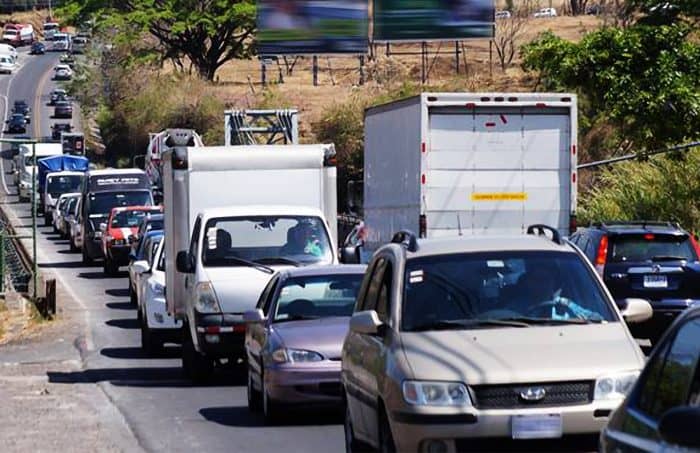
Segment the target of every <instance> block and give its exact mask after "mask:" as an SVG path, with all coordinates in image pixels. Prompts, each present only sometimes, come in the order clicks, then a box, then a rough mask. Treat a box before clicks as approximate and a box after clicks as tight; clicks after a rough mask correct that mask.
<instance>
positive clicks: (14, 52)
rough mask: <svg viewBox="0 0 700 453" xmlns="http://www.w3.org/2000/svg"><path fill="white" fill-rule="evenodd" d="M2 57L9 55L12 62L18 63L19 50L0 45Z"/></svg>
mask: <svg viewBox="0 0 700 453" xmlns="http://www.w3.org/2000/svg"><path fill="white" fill-rule="evenodd" d="M0 55H8V56H10V57H12V60H13V61H14V62H15V63H16V62H17V49H15V48H14V46H11V45H9V44H5V43H0Z"/></svg>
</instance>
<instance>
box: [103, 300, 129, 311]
mask: <svg viewBox="0 0 700 453" xmlns="http://www.w3.org/2000/svg"><path fill="white" fill-rule="evenodd" d="M105 306H106V307H107V308H111V309H112V310H129V311H136V307H134V306H133V305H132V304H131V302H109V303H106V304H105Z"/></svg>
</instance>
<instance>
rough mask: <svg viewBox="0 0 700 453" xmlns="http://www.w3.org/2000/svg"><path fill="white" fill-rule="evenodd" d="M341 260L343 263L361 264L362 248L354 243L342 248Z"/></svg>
mask: <svg viewBox="0 0 700 453" xmlns="http://www.w3.org/2000/svg"><path fill="white" fill-rule="evenodd" d="M340 262H341V263H343V264H360V249H359V247H356V246H354V245H347V246H345V247H342V248H341V249H340Z"/></svg>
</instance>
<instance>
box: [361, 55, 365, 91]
mask: <svg viewBox="0 0 700 453" xmlns="http://www.w3.org/2000/svg"><path fill="white" fill-rule="evenodd" d="M364 84H365V56H364V55H360V86H362V85H364Z"/></svg>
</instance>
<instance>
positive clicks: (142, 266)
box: [132, 260, 151, 274]
mask: <svg viewBox="0 0 700 453" xmlns="http://www.w3.org/2000/svg"><path fill="white" fill-rule="evenodd" d="M132 266H133V269H134V272H136V273H137V274H146V273H148V272H150V271H151V268H150V266H149V265H148V262H147V261H143V260H142V261H136V262H135V263H134V264H132Z"/></svg>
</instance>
